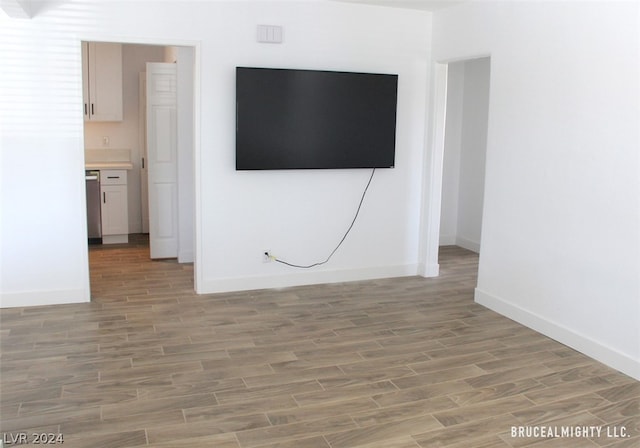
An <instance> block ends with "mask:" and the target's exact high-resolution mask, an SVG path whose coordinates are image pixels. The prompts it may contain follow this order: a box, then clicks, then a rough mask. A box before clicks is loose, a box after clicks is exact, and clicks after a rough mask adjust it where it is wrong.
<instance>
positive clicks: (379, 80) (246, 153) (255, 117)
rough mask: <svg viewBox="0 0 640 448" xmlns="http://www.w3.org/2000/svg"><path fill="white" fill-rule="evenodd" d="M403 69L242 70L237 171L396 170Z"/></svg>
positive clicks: (239, 76) (238, 79)
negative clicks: (388, 71) (399, 72)
mask: <svg viewBox="0 0 640 448" xmlns="http://www.w3.org/2000/svg"><path fill="white" fill-rule="evenodd" d="M397 90H398V75H393V74H378V73H352V72H334V71H319V70H292V69H272V68H251V67H237V68H236V170H284V169H333V168H392V167H393V166H394V162H395V141H396V104H397Z"/></svg>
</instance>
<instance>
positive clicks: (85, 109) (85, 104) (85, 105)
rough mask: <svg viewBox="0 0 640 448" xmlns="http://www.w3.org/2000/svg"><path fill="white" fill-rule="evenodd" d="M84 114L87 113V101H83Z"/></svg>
mask: <svg viewBox="0 0 640 448" xmlns="http://www.w3.org/2000/svg"><path fill="white" fill-rule="evenodd" d="M84 114H85V115H87V103H84Z"/></svg>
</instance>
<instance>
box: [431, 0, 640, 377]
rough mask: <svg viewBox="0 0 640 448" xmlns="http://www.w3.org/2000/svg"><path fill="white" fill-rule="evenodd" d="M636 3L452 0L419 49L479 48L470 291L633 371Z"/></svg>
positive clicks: (638, 238)
mask: <svg viewBox="0 0 640 448" xmlns="http://www.w3.org/2000/svg"><path fill="white" fill-rule="evenodd" d="M639 7H640V6H639V4H638V3H637V2H626V3H625V2H623V3H617V2H584V3H582V2H544V3H542V2H540V3H535V2H518V3H516V4H514V3H500V2H496V3H487V2H482V3H480V4H478V3H470V4H464V5H461V6H459V7H454V8H451V9H448V10H443V11H441V12H438V13H436V14H434V34H433V56H434V59H435V60H436V61H442V62H447V61H451V60H456V59H462V58H469V57H473V56H477V55H491V101H490V111H489V116H490V120H489V129H488V145H487V177H486V184H485V204H484V207H485V212H484V213H485V214H484V221H483V228H482V253H481V257H480V267H479V279H478V287H477V290H476V300H477V301H478V302H479V303H481V304H484V305H486V306H489V307H491V308H493V309H495V310H497V311H499V312H501V313H503V314H505V315H507V316H509V317H511V318H513V319H515V320H518V321H520V322H522V323H524V324H525V325H529V326H531V327H532V328H535V329H537V330H539V331H541V332H542V333H545V334H547V335H549V336H551V337H553V338H555V339H558V340H559V341H561V342H563V343H566V344H568V345H570V346H572V347H575V348H576V349H578V350H580V351H582V352H584V353H586V354H588V355H590V356H592V357H594V358H596V359H599V360H601V361H603V362H605V363H607V364H609V365H611V366H613V367H615V368H617V369H619V370H622V371H624V372H626V373H628V374H630V375H632V376H634V377H636V378H640V333H639V331H640V330H639V329H640V232H639V229H640V216H639V212H640V203H639V199H638V197H639V196H638V193H639V191H640V190H639V188H640V185H639V182H640V165H639V155H640V151H638V148H639V147H640V138H639V134H638V133H639V128H640V127H639V126H638V124H639V122H640V99H639V85H638V79H640V70H639V64H640V58H639V57H638V56H639V35H638V30H639V17H640V15H639Z"/></svg>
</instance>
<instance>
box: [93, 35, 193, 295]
mask: <svg viewBox="0 0 640 448" xmlns="http://www.w3.org/2000/svg"><path fill="white" fill-rule="evenodd" d="M112 43H117V44H119V45H122V49H123V50H122V62H123V88H122V89H123V91H122V94H123V98H124V101H123V119H122V120H120V121H117V122H95V123H87V122H85V127H84V141H85V150H86V149H89V148H94V149H100V150H102V151H109V150H122V149H127V150H128V151H130V152H131V163H132V165H133V168H132V169H131V171H130V172H129V173H130V175H129V176H128V177H129V184H128V189H129V191H128V198H129V204H128V210H129V215H130V219H129V229H128V230H129V234H130V235H131V237H132V238H133V239H134V240H135V242H134V246H136V245H139V240H140V235H141V234H144V233H145V230H146V231H147V232H148V230H147V229H144V228H143V225H142V219H143V218H142V202H143V200H142V193H143V192H142V190H143V188H142V184H143V182H142V181H141V175H142V170H143V167H144V169H146V168H147V165H146V164H147V160H146V158H145V157H144V156H143V154H144V150H143V144H145V143H146V138H143V137H142V134H143V133H146V129H145V128H146V126H145V124H146V123H145V118H144V116H143V115H142V114H141V113H140V109H141V107H140V94H139V89H140V87H141V83H140V76H141V75H140V73H142V72H144V71H145V70H146V63H147V62H168V63H171V64H175V66H176V69H177V70H176V71H177V72H178V76H179V77H180V78H179V79H178V83H179V87H180V97H179V98H178V103H177V111H178V112H179V113H178V114H177V115H178V116H179V117H180V118H179V120H178V123H177V125H176V133H177V139H178V144H177V153H178V154H177V166H176V171H177V176H178V182H179V183H180V185H179V188H180V190H179V191H180V197H179V198H178V200H179V201H180V202H179V203H178V206H177V208H176V213H177V215H178V216H177V219H176V221H177V222H179V226H180V228H179V233H180V236H179V238H180V243H181V244H180V250H179V251H178V252H177V253H176V259H177V260H178V261H179V262H180V263H191V262H194V253H195V250H194V247H195V232H194V227H195V199H194V196H195V178H194V174H195V170H194V153H195V142H196V139H195V138H194V134H195V128H196V127H195V125H194V120H195V118H196V111H195V102H196V95H195V65H196V46H195V45H194V46H184V45H181V46H172V45H171V44H170V43H167V44H165V43H128V42H126V43H125V42H112ZM147 241H148V236H147ZM88 259H89V257H88ZM149 261H150V259H149ZM193 272H195V266H194V268H193ZM91 275H92V273H91V262H90V261H89V277H91ZM88 283H89V287H90V288H89V289H90V290H91V283H90V279H89V282H88ZM193 284H194V285H195V276H194V278H193ZM194 289H195V287H194ZM92 292H93V291H92Z"/></svg>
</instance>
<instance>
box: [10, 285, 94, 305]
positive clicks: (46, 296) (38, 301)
mask: <svg viewBox="0 0 640 448" xmlns="http://www.w3.org/2000/svg"><path fill="white" fill-rule="evenodd" d="M89 301H90V297H89V291H85V290H83V289H70V290H58V291H24V292H13V293H2V294H1V295H0V308H17V307H23V306H41V305H60V304H64V303H85V302H89Z"/></svg>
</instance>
